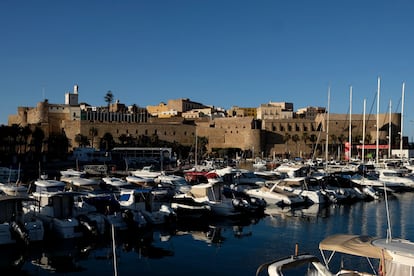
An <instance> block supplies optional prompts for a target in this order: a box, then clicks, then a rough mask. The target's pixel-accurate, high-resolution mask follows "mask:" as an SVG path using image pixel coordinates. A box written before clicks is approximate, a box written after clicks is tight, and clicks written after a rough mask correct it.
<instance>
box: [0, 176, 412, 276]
mask: <svg viewBox="0 0 414 276" xmlns="http://www.w3.org/2000/svg"><path fill="white" fill-rule="evenodd" d="M215 181H217V180H214V181H210V182H212V183H214V182H215ZM198 185H200V184H198ZM202 185H204V186H206V184H202ZM193 186H197V185H194V184H193V185H192V186H190V187H193ZM121 191H122V189H121ZM131 191H132V190H131ZM149 191H150V189H146V190H145V193H144V191H139V190H136V191H135V193H139V196H140V198H141V199H139V200H141V203H139V204H141V205H140V206H141V207H138V205H134V208H133V209H131V210H133V211H134V212H138V211H139V210H141V211H142V212H141V214H145V216H144V219H145V217H146V218H147V217H148V216H149V215H152V216H154V215H155V214H158V213H159V212H160V211H158V210H161V209H158V208H159V206H155V207H154V208H156V209H157V213H156V212H152V213H146V211H145V210H148V209H146V207H145V206H146V203H145V199H144V198H145V195H148V193H149ZM190 191H191V189H190ZM59 193H68V192H62V191H60V190H59V191H58V192H56V193H55V194H54V195H53V196H61V195H59ZM72 193H75V192H72ZM158 193H159V191H158ZM121 194H125V192H122V193H121ZM132 194H133V193H131V195H132ZM67 196H69V193H68V194H67ZM122 198H124V200H127V198H126V197H125V196H123V197H122ZM129 198H130V199H132V198H133V197H129ZM135 198H136V199H135V200H138V197H135ZM76 202H77V201H75V203H76ZM386 202H387V203H388V205H389V211H390V212H389V214H390V223H389V222H388V221H387V215H386V214H387V212H386ZM78 204H79V202H78ZM129 204H130V203H129ZM131 204H132V203H131ZM134 204H135V203H134ZM147 204H148V202H147ZM121 205H125V204H124V203H121ZM79 206H80V205H77V208H79ZM125 206H128V205H125ZM200 206H201V205H200ZM210 208H211V207H210ZM413 208H414V193H412V192H411V191H407V192H395V193H391V192H390V194H389V196H388V200H387V201H385V199H384V197H379V198H378V199H375V200H358V201H352V202H343V203H329V204H307V205H303V206H302V205H299V206H295V205H283V206H282V205H280V206H279V205H277V204H270V205H267V206H266V208H265V209H264V211H263V213H260V212H259V213H249V214H246V213H244V214H243V215H241V216H215V215H210V216H204V215H201V216H191V217H177V219H176V220H174V221H173V220H171V221H169V223H161V222H154V221H156V220H155V218H157V219H158V217H152V220H153V222H152V223H144V224H143V225H142V226H140V227H132V228H131V227H128V226H127V227H116V228H115V227H112V228H111V229H107V230H108V231H107V232H106V233H105V234H103V235H99V236H91V235H82V236H80V237H77V238H73V239H59V240H58V242H56V239H45V240H43V241H36V242H30V244H29V246H24V245H21V244H19V243H17V244H14V245H13V246H9V245H5V246H2V247H1V249H0V250H1V251H0V252H1V253H0V254H1V260H2V262H1V266H2V271H6V272H8V273H13V274H15V273H17V274H21V275H49V274H51V273H59V274H64V275H90V274H101V275H137V274H139V275H229V274H231V275H255V274H256V270H257V269H258V267H259V266H260V265H262V264H263V263H266V262H269V261H272V260H275V259H279V258H283V257H286V256H290V255H293V254H294V252H295V248H297V249H298V251H299V253H308V254H311V255H313V256H316V257H318V258H319V260H320V261H322V258H321V254H320V252H319V248H318V246H319V243H320V242H321V241H322V240H324V239H325V238H326V237H328V236H330V235H336V234H352V235H369V236H373V237H382V238H385V237H386V236H387V229H388V226H390V227H391V228H390V229H392V233H393V236H394V237H399V238H403V239H407V240H411V241H412V240H414V220H413V218H414V217H413V214H412V210H413ZM170 211H171V210H170ZM113 216H115V215H114V214H113ZM91 217H92V216H91ZM141 219H143V218H141ZM108 221H109V220H108ZM146 221H147V222H150V221H151V220H146ZM79 223H80V224H81V223H82V221H79ZM80 224H79V225H80ZM389 224H390V225H389ZM113 225H116V223H113ZM124 226H125V225H124ZM101 228H102V227H100V229H101ZM12 253H13V254H12ZM349 262H351V263H352V264H354V265H355V264H356V265H357V268H356V269H360V270H361V271H368V268H367V267H365V266H364V265H363V263H362V262H361V263H358V262H355V260H353V259H352V258H351V259H333V260H332V261H331V263H330V268H331V269H332V271H335V269H336V270H337V269H338V268H339V266H340V264H341V263H343V264H344V263H345V264H346V263H349ZM297 273H298V272H297V271H295V273H293V274H285V275H304V274H297ZM260 275H267V274H266V273H265V272H262V273H261V274H260Z"/></svg>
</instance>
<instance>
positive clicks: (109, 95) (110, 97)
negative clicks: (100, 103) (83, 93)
mask: <svg viewBox="0 0 414 276" xmlns="http://www.w3.org/2000/svg"><path fill="white" fill-rule="evenodd" d="M113 101H114V94H112V91H111V90H108V92H106V94H105V102H106V103H107V104H108V112H109V106H110V105H111V103H112V102H113Z"/></svg>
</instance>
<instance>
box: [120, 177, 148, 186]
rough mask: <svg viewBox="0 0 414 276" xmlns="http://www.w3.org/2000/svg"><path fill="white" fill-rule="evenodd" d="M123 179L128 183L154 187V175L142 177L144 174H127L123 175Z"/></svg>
mask: <svg viewBox="0 0 414 276" xmlns="http://www.w3.org/2000/svg"><path fill="white" fill-rule="evenodd" d="M125 180H126V181H127V182H129V183H132V184H135V185H137V186H141V187H154V186H155V182H154V177H144V176H137V175H128V176H127V177H125Z"/></svg>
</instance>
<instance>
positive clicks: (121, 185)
mask: <svg viewBox="0 0 414 276" xmlns="http://www.w3.org/2000/svg"><path fill="white" fill-rule="evenodd" d="M102 181H103V182H104V183H105V184H106V185H107V188H109V190H111V191H115V192H119V191H120V190H121V189H136V188H137V185H135V184H133V183H130V182H128V181H126V180H125V179H122V178H119V177H113V176H107V177H103V178H102Z"/></svg>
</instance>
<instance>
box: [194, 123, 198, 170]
mask: <svg viewBox="0 0 414 276" xmlns="http://www.w3.org/2000/svg"><path fill="white" fill-rule="evenodd" d="M197 140H198V139H197V127H196V129H195V152H194V166H197V147H198V145H197Z"/></svg>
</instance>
